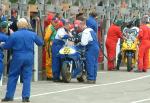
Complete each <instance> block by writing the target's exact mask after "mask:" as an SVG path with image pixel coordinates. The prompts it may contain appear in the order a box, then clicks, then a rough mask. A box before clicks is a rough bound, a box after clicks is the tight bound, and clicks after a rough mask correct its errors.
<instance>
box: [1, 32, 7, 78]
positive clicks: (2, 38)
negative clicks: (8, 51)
mask: <svg viewBox="0 0 150 103" xmlns="http://www.w3.org/2000/svg"><path fill="white" fill-rule="evenodd" d="M7 39H8V36H7V35H5V34H4V33H2V32H0V42H6V41H7ZM3 58H4V54H3V50H2V48H0V80H1V77H2V73H3V69H4V65H3Z"/></svg>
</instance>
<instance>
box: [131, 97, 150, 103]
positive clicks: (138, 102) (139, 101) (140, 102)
mask: <svg viewBox="0 0 150 103" xmlns="http://www.w3.org/2000/svg"><path fill="white" fill-rule="evenodd" d="M146 101H150V98H148V99H143V100H138V101H133V102H131V103H142V102H146Z"/></svg>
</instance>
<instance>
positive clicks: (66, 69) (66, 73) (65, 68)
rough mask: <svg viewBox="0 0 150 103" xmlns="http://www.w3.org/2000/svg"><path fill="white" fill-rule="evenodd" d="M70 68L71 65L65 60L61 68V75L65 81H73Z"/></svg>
mask: <svg viewBox="0 0 150 103" xmlns="http://www.w3.org/2000/svg"><path fill="white" fill-rule="evenodd" d="M70 70H71V66H70V64H69V62H63V64H62V68H61V75H62V79H63V81H64V82H65V83H69V82H70V81H71V78H72V75H71V72H70Z"/></svg>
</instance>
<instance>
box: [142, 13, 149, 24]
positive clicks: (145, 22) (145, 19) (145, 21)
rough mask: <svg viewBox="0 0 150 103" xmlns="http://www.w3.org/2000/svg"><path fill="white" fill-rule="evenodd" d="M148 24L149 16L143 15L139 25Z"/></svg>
mask: <svg viewBox="0 0 150 103" xmlns="http://www.w3.org/2000/svg"><path fill="white" fill-rule="evenodd" d="M149 22H150V19H149V16H148V15H144V16H143V17H142V19H141V23H142V24H147V23H149Z"/></svg>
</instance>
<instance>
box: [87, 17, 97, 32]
mask: <svg viewBox="0 0 150 103" xmlns="http://www.w3.org/2000/svg"><path fill="white" fill-rule="evenodd" d="M86 26H87V27H89V28H92V29H93V30H94V31H95V32H96V33H97V30H98V24H97V22H96V20H95V18H94V17H92V16H89V18H88V19H87V20H86ZM91 26H92V27H91Z"/></svg>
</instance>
